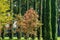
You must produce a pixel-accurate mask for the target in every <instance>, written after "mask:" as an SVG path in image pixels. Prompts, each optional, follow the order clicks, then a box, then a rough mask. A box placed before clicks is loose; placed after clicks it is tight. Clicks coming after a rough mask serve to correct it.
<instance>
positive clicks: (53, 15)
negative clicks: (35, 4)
mask: <svg viewBox="0 0 60 40" xmlns="http://www.w3.org/2000/svg"><path fill="white" fill-rule="evenodd" d="M56 2H57V0H51V25H52V38H53V40H57V10H56V9H57V5H56Z"/></svg>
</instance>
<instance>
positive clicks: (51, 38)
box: [42, 0, 58, 40]
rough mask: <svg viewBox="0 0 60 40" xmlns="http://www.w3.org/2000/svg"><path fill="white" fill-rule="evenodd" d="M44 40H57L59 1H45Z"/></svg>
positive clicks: (43, 17)
mask: <svg viewBox="0 0 60 40" xmlns="http://www.w3.org/2000/svg"><path fill="white" fill-rule="evenodd" d="M42 15H43V16H42V20H43V21H42V22H43V24H44V25H43V27H42V30H43V31H42V34H43V40H57V28H58V26H57V0H43V13H42Z"/></svg>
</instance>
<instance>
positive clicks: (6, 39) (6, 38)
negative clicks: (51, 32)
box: [4, 37, 60, 40]
mask: <svg viewBox="0 0 60 40" xmlns="http://www.w3.org/2000/svg"><path fill="white" fill-rule="evenodd" d="M4 40H9V37H5V38H4ZM12 40H17V38H16V37H13V39H12ZM20 40H25V39H24V37H22V38H21V39H20ZM28 40H32V39H31V38H28ZM35 40H38V39H37V38H35ZM57 40H60V37H58V38H57Z"/></svg>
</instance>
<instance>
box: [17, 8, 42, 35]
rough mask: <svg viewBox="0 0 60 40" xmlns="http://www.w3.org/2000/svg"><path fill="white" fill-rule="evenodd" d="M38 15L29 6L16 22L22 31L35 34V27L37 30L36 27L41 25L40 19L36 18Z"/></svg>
mask: <svg viewBox="0 0 60 40" xmlns="http://www.w3.org/2000/svg"><path fill="white" fill-rule="evenodd" d="M38 17H39V16H38V14H37V12H36V11H35V10H33V9H32V8H31V9H29V10H28V11H26V13H25V14H24V16H23V18H22V20H21V17H20V20H19V21H18V22H17V24H18V25H19V26H20V27H21V28H22V32H24V33H26V34H31V35H32V34H33V35H35V36H36V31H35V29H36V30H37V28H38V27H41V26H42V23H41V21H40V20H38Z"/></svg>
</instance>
